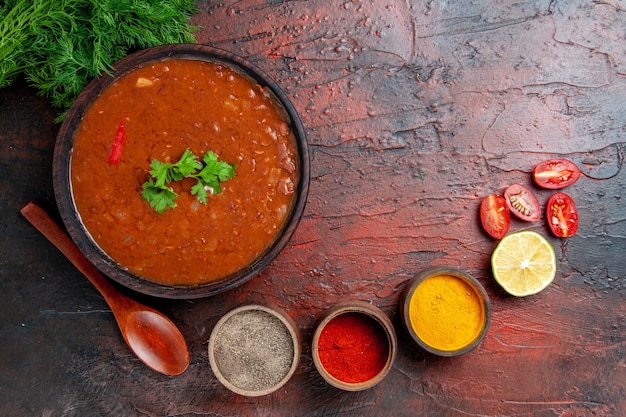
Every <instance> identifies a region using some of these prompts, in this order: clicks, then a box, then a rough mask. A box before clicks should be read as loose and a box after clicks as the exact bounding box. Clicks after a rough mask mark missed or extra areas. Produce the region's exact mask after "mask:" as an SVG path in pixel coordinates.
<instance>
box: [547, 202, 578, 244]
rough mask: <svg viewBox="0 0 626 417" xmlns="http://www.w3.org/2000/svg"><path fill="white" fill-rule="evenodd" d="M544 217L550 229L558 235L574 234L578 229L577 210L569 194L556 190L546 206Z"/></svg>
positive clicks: (568, 235) (567, 235)
mask: <svg viewBox="0 0 626 417" xmlns="http://www.w3.org/2000/svg"><path fill="white" fill-rule="evenodd" d="M546 218H547V219H548V225H549V226H550V230H552V233H554V235H555V236H558V237H570V236H574V234H575V233H576V231H577V230H578V210H577V209H576V204H574V200H572V197H570V196H569V195H567V194H565V193H562V192H557V193H554V195H552V197H550V199H549V200H548V205H547V206H546Z"/></svg>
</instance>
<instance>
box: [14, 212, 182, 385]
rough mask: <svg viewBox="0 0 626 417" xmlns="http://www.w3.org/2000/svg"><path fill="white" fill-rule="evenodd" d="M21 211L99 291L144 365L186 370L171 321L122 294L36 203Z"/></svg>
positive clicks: (177, 333) (173, 372) (171, 372)
mask: <svg viewBox="0 0 626 417" xmlns="http://www.w3.org/2000/svg"><path fill="white" fill-rule="evenodd" d="M20 211H21V213H22V214H23V215H24V217H26V219H28V221H29V222H31V223H32V225H33V226H35V227H36V228H37V229H38V230H39V231H40V232H41V233H42V234H43V235H44V236H45V237H46V238H48V240H49V241H50V242H51V243H52V244H53V245H54V246H56V247H57V249H59V250H60V251H61V252H62V253H63V254H64V255H65V256H66V257H67V258H68V259H69V260H70V261H71V262H72V263H73V264H74V266H75V267H76V268H78V270H79V271H81V272H82V273H83V274H84V275H85V276H86V277H87V278H88V279H89V281H91V283H92V284H93V285H94V286H95V287H96V289H97V290H98V291H100V294H102V296H103V297H104V299H105V300H106V302H107V303H108V304H109V307H110V308H111V311H112V312H113V315H114V316H115V319H116V320H117V324H118V326H119V327H120V330H121V331H122V336H123V337H124V340H125V341H126V343H127V344H128V346H130V349H131V350H132V351H133V352H135V355H137V357H138V358H139V359H140V360H141V361H142V362H143V363H145V364H146V365H147V366H148V367H150V368H152V369H153V370H155V371H157V372H160V373H162V374H165V375H179V374H182V373H183V372H184V371H185V370H186V369H187V366H189V350H188V349H187V342H185V339H184V337H183V335H182V334H181V333H180V330H178V328H177V327H176V325H174V323H172V321H171V320H170V319H168V318H167V317H165V316H164V315H163V314H162V313H160V312H158V311H156V310H154V309H152V308H150V307H147V306H145V305H143V304H141V303H139V302H137V301H134V300H132V299H130V298H128V297H126V296H125V295H124V294H122V293H120V292H119V291H118V290H117V289H116V288H115V287H114V286H113V285H112V284H111V283H110V282H109V281H108V280H107V279H106V278H105V277H104V276H103V275H102V274H101V273H100V271H99V270H98V269H97V268H96V267H95V266H93V264H91V262H89V260H88V259H87V258H86V257H85V256H84V255H83V254H82V252H80V250H79V249H78V247H77V246H76V245H75V244H74V242H73V241H72V240H71V239H70V237H69V236H68V235H67V234H66V233H65V232H64V231H63V230H62V229H61V228H60V227H59V225H58V224H57V223H56V222H55V221H54V220H53V219H52V218H51V217H50V216H49V215H48V213H46V212H45V211H44V210H43V209H42V208H41V207H39V206H38V205H37V204H35V203H34V202H30V203H28V204H27V205H26V206H24V208H22V210H20Z"/></svg>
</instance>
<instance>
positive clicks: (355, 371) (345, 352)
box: [311, 301, 396, 391]
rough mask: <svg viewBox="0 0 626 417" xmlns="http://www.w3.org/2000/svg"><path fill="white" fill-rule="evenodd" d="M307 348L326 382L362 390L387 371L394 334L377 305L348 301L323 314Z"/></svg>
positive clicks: (389, 364) (393, 357)
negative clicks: (309, 348)
mask: <svg viewBox="0 0 626 417" xmlns="http://www.w3.org/2000/svg"><path fill="white" fill-rule="evenodd" d="M311 349H312V353H313V363H314V364H315V367H316V368H317V371H318V372H319V373H320V375H321V376H322V377H323V378H324V380H326V382H328V383H329V384H330V385H332V386H334V387H336V388H340V389H343V390H346V391H362V390H365V389H368V388H371V387H373V386H375V385H376V384H378V383H379V382H380V381H382V380H383V379H384V378H385V376H387V374H388V373H389V371H390V370H391V367H392V365H393V361H394V359H395V355H396V334H395V330H394V327H393V324H392V323H391V321H390V320H389V318H388V317H387V315H386V314H385V313H384V312H383V311H382V310H380V309H379V308H378V307H376V306H374V305H372V304H369V303H366V302H364V301H348V302H344V303H340V304H336V305H335V306H333V307H331V308H330V309H329V310H328V311H326V312H325V313H324V314H323V316H322V318H321V319H320V321H319V323H318V325H317V327H316V329H315V332H314V334H313V342H312V348H311Z"/></svg>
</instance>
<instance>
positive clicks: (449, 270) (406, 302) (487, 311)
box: [400, 266, 491, 357]
mask: <svg viewBox="0 0 626 417" xmlns="http://www.w3.org/2000/svg"><path fill="white" fill-rule="evenodd" d="M437 275H451V276H454V277H456V278H459V279H461V280H463V281H465V282H466V283H467V284H469V285H470V286H471V287H472V288H473V290H474V292H475V293H476V295H477V296H478V297H479V298H480V300H481V301H482V306H483V311H484V320H483V326H482V329H481V330H480V332H478V335H477V336H476V337H475V338H474V339H473V340H472V342H470V343H469V344H467V345H466V346H463V347H461V348H459V349H455V350H442V349H437V348H435V347H433V346H431V345H429V344H428V343H426V342H425V341H423V340H422V339H421V338H420V337H419V335H418V334H417V333H416V332H415V330H414V329H413V326H412V325H411V317H410V301H411V298H412V297H413V295H414V294H415V291H416V289H417V287H419V285H420V284H421V283H423V282H424V281H426V280H427V279H429V278H432V277H434V276H437ZM400 314H401V316H402V324H403V327H404V329H405V330H406V331H407V333H408V334H409V335H410V336H411V339H413V341H415V342H416V343H417V344H418V345H419V346H420V347H421V348H423V349H424V350H426V351H427V352H430V353H433V354H435V355H438V356H444V357H452V356H459V355H463V354H465V353H467V352H469V351H471V350H472V349H474V348H475V347H476V346H478V345H479V344H480V342H481V341H482V340H483V339H484V338H485V335H486V334H487V330H488V329H489V325H490V323H491V302H490V300H489V296H488V294H487V291H486V290H485V288H484V287H483V285H482V284H481V283H480V281H478V280H477V279H476V278H474V277H473V276H472V275H470V274H469V273H467V272H465V271H463V270H462V269H460V268H455V267H446V266H438V267H430V268H427V269H425V270H423V271H421V272H419V273H417V274H416V275H415V276H414V277H413V278H412V279H411V280H410V281H409V284H408V285H407V286H406V287H405V289H404V291H403V294H402V295H401V297H400Z"/></svg>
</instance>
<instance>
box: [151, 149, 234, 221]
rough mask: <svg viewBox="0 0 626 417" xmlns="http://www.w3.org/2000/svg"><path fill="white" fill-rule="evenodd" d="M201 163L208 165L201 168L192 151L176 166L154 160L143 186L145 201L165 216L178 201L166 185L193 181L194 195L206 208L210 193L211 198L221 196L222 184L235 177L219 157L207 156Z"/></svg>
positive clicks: (210, 154) (192, 190) (210, 153)
mask: <svg viewBox="0 0 626 417" xmlns="http://www.w3.org/2000/svg"><path fill="white" fill-rule="evenodd" d="M202 161H203V162H204V164H205V165H202V163H201V162H200V161H199V160H198V157H197V156H196V155H194V153H193V152H191V150H189V149H186V150H185V151H184V152H183V154H182V155H181V157H180V159H179V160H178V161H177V162H175V163H169V162H160V161H158V160H156V159H154V160H152V162H151V163H150V168H152V169H151V170H150V178H149V179H148V181H146V182H145V183H144V184H143V186H142V188H143V192H142V196H143V198H144V199H145V200H146V201H148V202H149V203H150V206H151V207H152V208H154V209H155V210H156V211H157V212H159V213H162V212H164V211H165V210H166V209H167V208H169V207H174V206H175V203H174V200H175V199H176V197H178V194H176V193H175V192H174V191H172V190H171V189H170V188H169V187H168V186H167V184H169V183H171V182H173V181H181V180H182V179H184V178H192V179H195V180H196V183H195V184H194V185H193V186H192V187H191V190H190V192H191V194H192V195H195V196H196V197H197V199H198V201H200V202H201V203H202V204H206V203H207V198H208V195H209V192H210V193H211V194H218V193H220V192H222V187H221V185H220V183H221V182H223V181H226V180H228V179H230V178H233V177H234V176H235V166H234V165H230V164H229V163H227V162H224V161H219V160H218V157H217V155H216V154H215V153H213V152H211V151H208V152H206V153H205V154H204V156H203V157H202Z"/></svg>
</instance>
